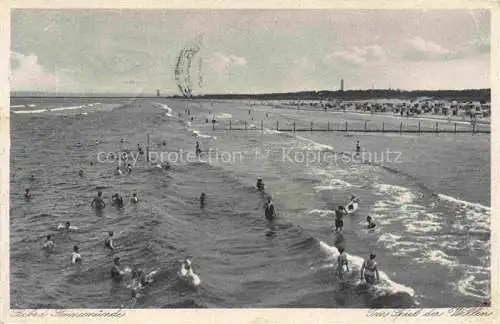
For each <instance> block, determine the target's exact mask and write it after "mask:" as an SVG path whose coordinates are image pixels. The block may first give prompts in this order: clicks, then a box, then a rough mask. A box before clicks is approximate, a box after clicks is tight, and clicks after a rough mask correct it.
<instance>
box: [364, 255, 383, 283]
mask: <svg viewBox="0 0 500 324" xmlns="http://www.w3.org/2000/svg"><path fill="white" fill-rule="evenodd" d="M375 257H376V255H375V254H374V253H370V258H369V259H368V260H365V261H364V262H363V266H361V272H360V275H361V280H363V279H364V280H365V281H366V283H368V284H370V285H374V284H375V283H376V282H378V281H380V276H379V274H378V264H377V262H375ZM375 278H376V279H377V280H375Z"/></svg>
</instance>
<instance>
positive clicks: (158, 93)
mask: <svg viewBox="0 0 500 324" xmlns="http://www.w3.org/2000/svg"><path fill="white" fill-rule="evenodd" d="M156 96H157V97H159V96H160V89H156Z"/></svg>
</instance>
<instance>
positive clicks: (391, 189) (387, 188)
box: [375, 183, 416, 204]
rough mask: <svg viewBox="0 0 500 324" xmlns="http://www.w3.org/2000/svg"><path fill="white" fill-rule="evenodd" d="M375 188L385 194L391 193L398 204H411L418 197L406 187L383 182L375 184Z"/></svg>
mask: <svg viewBox="0 0 500 324" xmlns="http://www.w3.org/2000/svg"><path fill="white" fill-rule="evenodd" d="M375 188H376V189H378V190H379V191H380V192H382V193H384V194H390V195H391V198H392V199H393V200H394V202H395V203H397V204H409V203H411V202H413V201H414V200H415V198H416V196H415V194H413V193H412V192H411V190H410V189H408V188H406V187H401V186H396V185H391V184H385V183H382V184H377V185H375Z"/></svg>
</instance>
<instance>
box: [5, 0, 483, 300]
mask: <svg viewBox="0 0 500 324" xmlns="http://www.w3.org/2000/svg"><path fill="white" fill-rule="evenodd" d="M10 26H11V27H10V75H9V84H10V109H9V112H7V113H8V114H10V121H9V123H10V171H9V177H10V193H9V195H10V202H9V211H8V212H9V217H10V220H9V222H10V245H9V246H10V251H9V252H10V253H8V254H9V259H10V265H9V269H10V270H9V272H10V274H9V276H10V278H9V279H7V280H10V281H9V282H10V284H9V290H10V308H11V309H12V310H25V309H51V310H65V309H171V308H176V309H192V308H204V309H228V308H229V309H231V308H240V309H241V308H256V309H262V308H300V309H303V308H317V309H408V308H411V309H423V308H450V307H458V306H460V307H484V308H488V307H490V306H491V299H492V293H491V288H492V284H491V276H492V274H491V267H492V262H491V245H490V238H491V226H490V220H491V194H492V189H491V182H492V177H491V162H490V160H491V158H492V154H491V148H490V145H491V139H490V134H491V123H492V118H491V116H492V115H491V114H492V108H491V88H492V86H491V73H490V70H491V62H490V57H491V53H490V51H491V45H490V43H491V29H492V26H491V12H490V10H488V9H476V8H471V9H429V10H422V9H334V8H332V9H196V8H194V9H167V8H163V9H145V8H142V9H141V8H136V9H119V8H115V9H97V8H96V9H90V8H87V9H85V8H77V9H74V8H73V9H68V8H60V9H48V8H46V9H43V8H32V9H30V8H15V9H12V10H11V12H10ZM7 113H6V114H7ZM7 127H8V126H7ZM7 185H8V184H7Z"/></svg>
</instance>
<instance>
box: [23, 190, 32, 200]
mask: <svg viewBox="0 0 500 324" xmlns="http://www.w3.org/2000/svg"><path fill="white" fill-rule="evenodd" d="M24 198H26V199H28V200H29V199H31V191H30V189H29V188H28V189H26V191H25V192H24Z"/></svg>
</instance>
